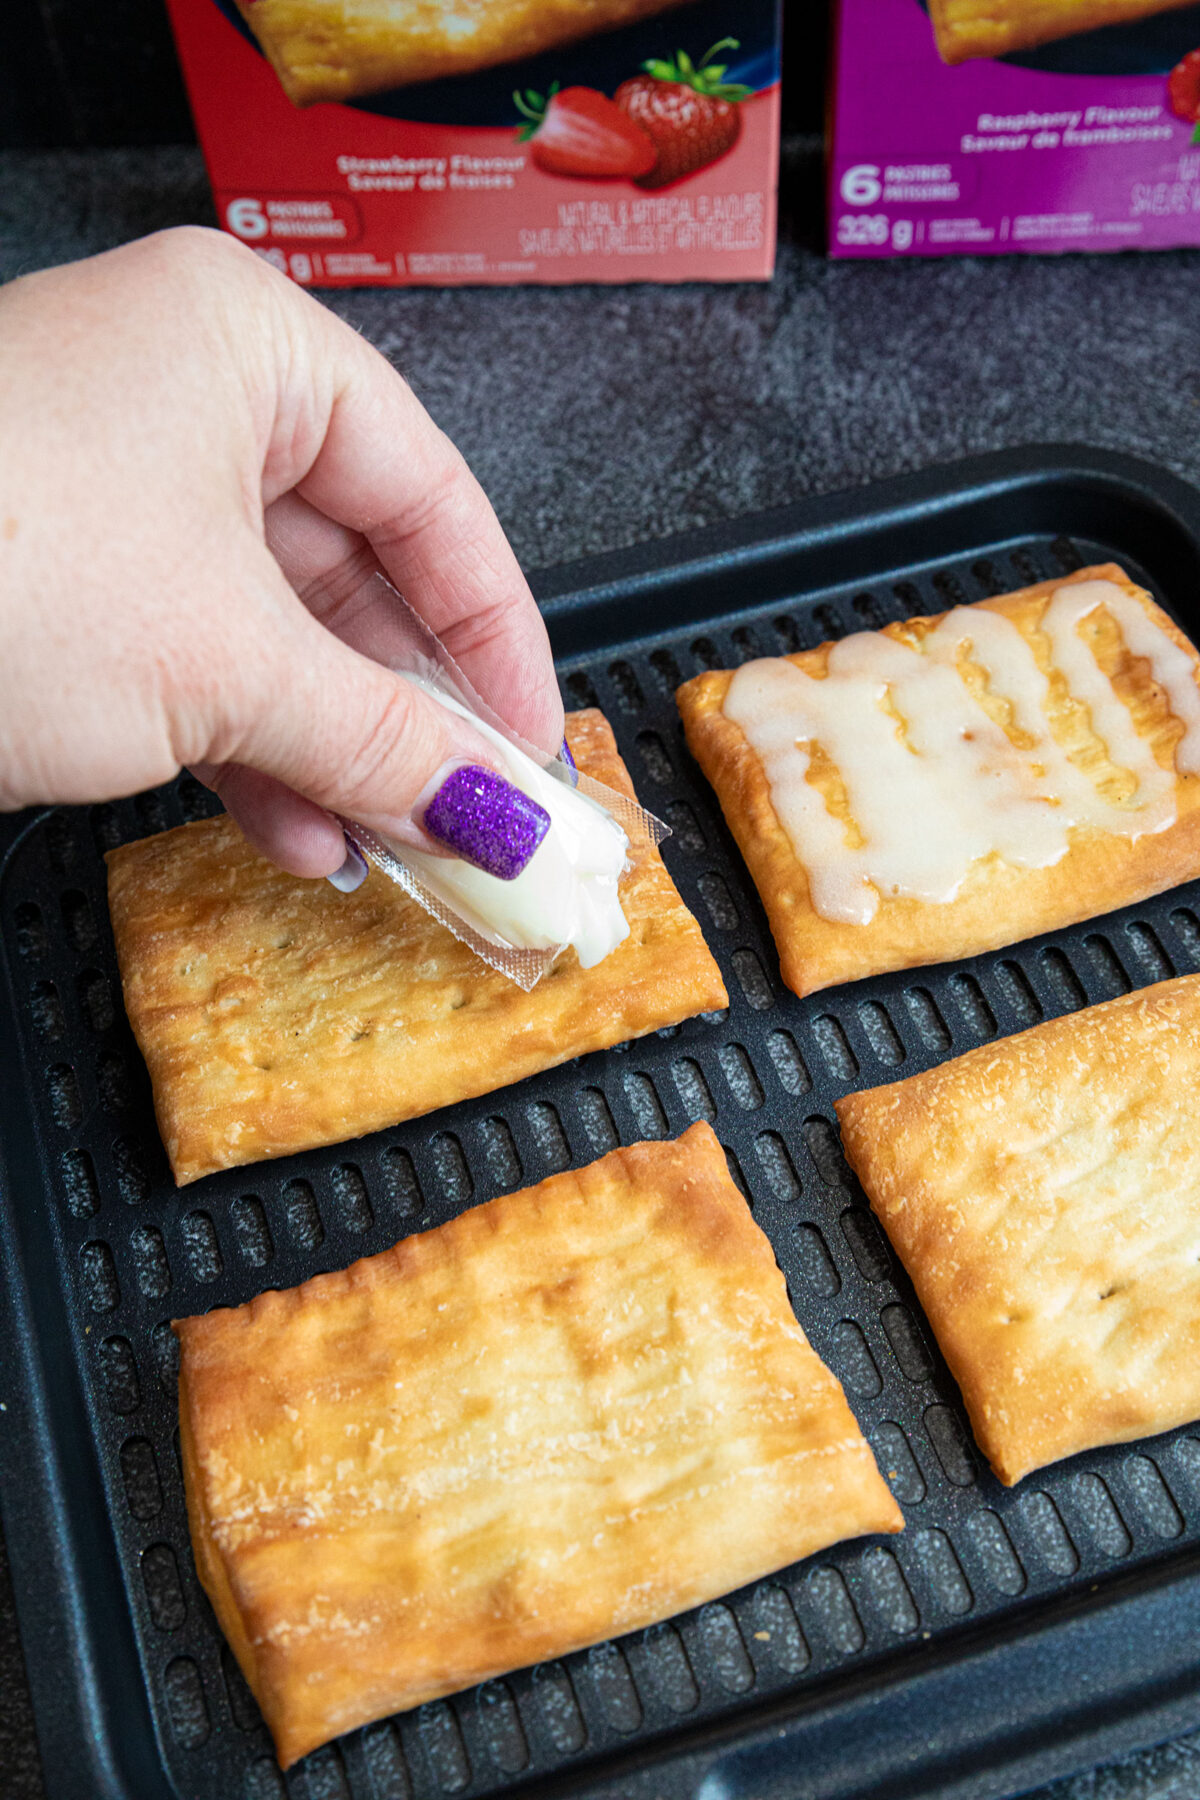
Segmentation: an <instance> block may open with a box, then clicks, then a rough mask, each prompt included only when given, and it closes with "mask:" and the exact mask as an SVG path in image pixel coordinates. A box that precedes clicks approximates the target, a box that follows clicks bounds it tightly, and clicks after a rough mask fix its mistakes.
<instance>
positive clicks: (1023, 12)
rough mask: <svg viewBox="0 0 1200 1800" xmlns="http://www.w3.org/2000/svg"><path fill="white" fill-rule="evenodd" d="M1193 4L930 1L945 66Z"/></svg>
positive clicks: (1162, 0) (1153, 0)
mask: <svg viewBox="0 0 1200 1800" xmlns="http://www.w3.org/2000/svg"><path fill="white" fill-rule="evenodd" d="M1191 4H1192V0H929V14H930V18H931V19H932V21H933V31H934V37H935V38H936V40H937V47H938V54H939V56H940V57H941V59H942V61H943V62H948V63H960V62H967V61H968V60H969V59H970V58H972V57H977V56H1007V55H1008V53H1009V51H1011V50H1031V49H1033V48H1034V46H1035V45H1037V44H1048V43H1051V42H1052V41H1053V40H1054V39H1055V38H1064V37H1072V36H1073V35H1074V34H1075V32H1077V31H1095V30H1097V29H1098V28H1099V27H1100V26H1102V25H1121V24H1125V23H1127V22H1128V21H1129V20H1131V19H1148V18H1149V17H1150V16H1151V14H1153V13H1161V12H1171V11H1173V10H1174V9H1175V8H1176V7H1179V6H1190V5H1191Z"/></svg>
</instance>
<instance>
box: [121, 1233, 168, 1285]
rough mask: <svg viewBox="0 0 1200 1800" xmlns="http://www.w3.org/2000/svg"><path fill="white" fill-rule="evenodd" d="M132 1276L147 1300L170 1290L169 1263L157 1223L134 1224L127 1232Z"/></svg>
mask: <svg viewBox="0 0 1200 1800" xmlns="http://www.w3.org/2000/svg"><path fill="white" fill-rule="evenodd" d="M129 1251H130V1256H131V1258H132V1261H133V1276H134V1280H135V1281H136V1282H137V1284H138V1289H139V1291H140V1292H141V1293H143V1294H145V1296H146V1298H147V1299H148V1300H161V1299H162V1298H163V1297H164V1295H166V1294H169V1293H170V1291H171V1265H170V1262H169V1261H168V1260H167V1247H166V1244H165V1243H164V1242H163V1235H162V1232H161V1231H160V1230H159V1229H158V1227H157V1225H135V1226H134V1228H133V1230H132V1231H131V1232H130V1234H129Z"/></svg>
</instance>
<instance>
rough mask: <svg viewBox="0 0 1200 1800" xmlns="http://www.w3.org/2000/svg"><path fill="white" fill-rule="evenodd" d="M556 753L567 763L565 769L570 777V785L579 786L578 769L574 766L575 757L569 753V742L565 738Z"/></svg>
mask: <svg viewBox="0 0 1200 1800" xmlns="http://www.w3.org/2000/svg"><path fill="white" fill-rule="evenodd" d="M558 754H559V755H560V756H561V758H562V760H563V761H564V762H565V763H566V765H567V771H568V773H569V775H570V777H571V786H572V787H578V786H579V770H578V769H577V768H576V767H575V758H574V757H573V756H572V755H571V746H570V744H568V742H567V740H566V738H564V739H563V741H562V749H561V750H560V751H559V753H558Z"/></svg>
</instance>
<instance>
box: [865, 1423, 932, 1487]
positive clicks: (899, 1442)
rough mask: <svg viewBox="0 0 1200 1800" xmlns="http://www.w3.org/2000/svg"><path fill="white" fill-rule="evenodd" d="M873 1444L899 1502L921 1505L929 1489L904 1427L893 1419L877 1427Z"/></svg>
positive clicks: (889, 1484) (881, 1467)
mask: <svg viewBox="0 0 1200 1800" xmlns="http://www.w3.org/2000/svg"><path fill="white" fill-rule="evenodd" d="M871 1444H872V1447H873V1449H874V1451H875V1460H876V1462H877V1463H878V1464H879V1467H880V1469H881V1470H882V1471H883V1476H884V1479H885V1480H886V1482H887V1484H888V1486H889V1487H890V1488H891V1490H892V1492H893V1494H895V1496H896V1498H897V1500H898V1501H899V1502H900V1504H901V1505H902V1506H918V1505H919V1504H920V1502H921V1501H922V1500H923V1499H924V1498H925V1495H926V1494H927V1492H928V1491H929V1490H928V1489H927V1487H926V1485H925V1477H924V1475H922V1473H921V1465H920V1464H919V1463H918V1461H917V1459H916V1457H915V1456H914V1455H913V1453H912V1449H911V1447H910V1445H909V1441H908V1439H907V1438H906V1437H905V1435H904V1432H903V1430H902V1429H901V1427H900V1426H899V1425H896V1424H894V1423H893V1422H892V1421H891V1420H890V1419H889V1420H887V1421H886V1422H885V1423H884V1424H883V1425H878V1426H876V1428H875V1430H874V1431H873V1432H872V1433H871Z"/></svg>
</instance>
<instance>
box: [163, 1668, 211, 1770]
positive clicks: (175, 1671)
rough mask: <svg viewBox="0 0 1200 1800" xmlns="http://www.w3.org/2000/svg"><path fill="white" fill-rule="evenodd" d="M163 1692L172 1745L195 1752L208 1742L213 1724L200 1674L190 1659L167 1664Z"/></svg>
mask: <svg viewBox="0 0 1200 1800" xmlns="http://www.w3.org/2000/svg"><path fill="white" fill-rule="evenodd" d="M163 1692H164V1694H165V1695H166V1701H167V1717H168V1718H169V1719H170V1721H171V1730H172V1732H173V1733H174V1735H175V1742H176V1743H177V1744H178V1745H179V1746H180V1748H181V1749H183V1750H198V1749H199V1748H200V1746H201V1744H203V1743H206V1742H207V1741H208V1737H209V1734H210V1733H211V1731H212V1721H211V1719H210V1718H209V1714H208V1702H207V1700H206V1699H205V1697H204V1683H203V1681H202V1680H201V1677H200V1671H199V1669H198V1668H197V1667H196V1665H195V1663H194V1662H193V1661H192V1659H191V1657H190V1656H177V1657H176V1658H175V1659H174V1661H173V1662H169V1663H168V1664H167V1667H166V1670H165V1672H164V1674H163Z"/></svg>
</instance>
